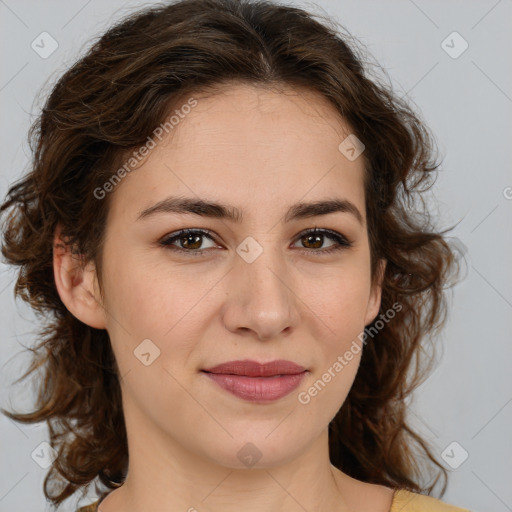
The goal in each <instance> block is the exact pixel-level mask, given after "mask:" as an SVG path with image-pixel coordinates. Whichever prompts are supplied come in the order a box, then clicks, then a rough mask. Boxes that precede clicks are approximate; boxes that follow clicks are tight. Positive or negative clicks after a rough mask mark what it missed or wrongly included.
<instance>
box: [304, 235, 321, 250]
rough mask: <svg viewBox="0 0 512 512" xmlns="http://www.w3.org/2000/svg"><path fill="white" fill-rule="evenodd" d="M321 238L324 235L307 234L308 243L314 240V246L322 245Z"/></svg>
mask: <svg viewBox="0 0 512 512" xmlns="http://www.w3.org/2000/svg"><path fill="white" fill-rule="evenodd" d="M321 238H322V235H309V236H306V240H307V244H309V243H310V241H311V240H313V242H312V243H313V244H314V248H315V249H317V248H318V247H321V246H322V240H321ZM315 239H316V242H314V240H315ZM315 244H316V245H315Z"/></svg>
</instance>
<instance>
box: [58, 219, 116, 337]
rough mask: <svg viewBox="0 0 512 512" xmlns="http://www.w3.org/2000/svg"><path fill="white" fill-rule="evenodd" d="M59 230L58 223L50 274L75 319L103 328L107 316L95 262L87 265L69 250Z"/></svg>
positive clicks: (78, 255) (79, 256)
mask: <svg viewBox="0 0 512 512" xmlns="http://www.w3.org/2000/svg"><path fill="white" fill-rule="evenodd" d="M61 233H62V228H61V226H60V225H59V226H57V229H56V230H55V236H54V240H53V274H54V277H55V284H56V286H57V291H58V292H59V296H60V298H61V300H62V302H63V303H64V305H65V306H66V308H67V309H68V311H69V312H70V313H71V314H72V315H73V316H74V317H76V318H78V320H80V321H81V322H83V323H84V324H86V325H89V326H90V327H94V328H96V329H105V328H106V315H105V310H104V308H103V306H102V304H101V297H100V293H99V285H98V280H97V276H96V269H95V267H94V264H93V263H89V264H87V265H86V264H85V262H84V259H83V257H82V255H80V254H76V253H72V252H71V247H70V246H69V245H68V244H67V243H66V242H65V240H63V238H61Z"/></svg>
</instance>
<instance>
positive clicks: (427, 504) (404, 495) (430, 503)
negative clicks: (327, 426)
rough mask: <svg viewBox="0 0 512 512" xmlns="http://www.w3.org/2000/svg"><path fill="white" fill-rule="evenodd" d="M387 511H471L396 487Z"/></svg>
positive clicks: (88, 510) (83, 511) (92, 510)
mask: <svg viewBox="0 0 512 512" xmlns="http://www.w3.org/2000/svg"><path fill="white" fill-rule="evenodd" d="M98 503H99V500H98V501H96V502H94V503H93V504H92V505H88V506H86V507H81V508H79V509H78V510H77V512H98V511H97V510H96V507H97V506H98ZM389 512H471V511H470V510H468V509H466V508H459V507H454V506H453V505H448V504H447V503H444V502H443V501H441V500H438V499H436V498H432V497H431V496H424V495H422V494H418V493H415V492H410V491H406V490H405V489H397V490H396V491H395V493H394V495H393V502H392V503H391V509H390V510H389Z"/></svg>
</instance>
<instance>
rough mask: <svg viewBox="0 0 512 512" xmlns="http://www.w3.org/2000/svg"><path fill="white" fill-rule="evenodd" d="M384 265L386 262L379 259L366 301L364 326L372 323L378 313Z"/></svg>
mask: <svg viewBox="0 0 512 512" xmlns="http://www.w3.org/2000/svg"><path fill="white" fill-rule="evenodd" d="M386 265H387V261H386V260H384V259H380V260H379V262H378V264H377V270H376V273H377V275H376V276H375V281H374V283H373V284H372V289H371V292H370V297H369V299H368V307H367V309H366V317H365V320H364V325H368V324H370V323H372V322H373V321H374V320H375V318H376V317H377V315H378V313H379V309H380V299H381V296H382V281H383V280H384V272H385V271H386Z"/></svg>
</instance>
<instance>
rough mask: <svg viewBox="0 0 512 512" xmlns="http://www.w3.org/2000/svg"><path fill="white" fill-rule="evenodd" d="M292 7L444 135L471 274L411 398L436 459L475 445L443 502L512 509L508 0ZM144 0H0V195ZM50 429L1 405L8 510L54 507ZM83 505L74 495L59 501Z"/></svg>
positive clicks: (5, 346) (8, 308)
mask: <svg viewBox="0 0 512 512" xmlns="http://www.w3.org/2000/svg"><path fill="white" fill-rule="evenodd" d="M146 4H147V3H146ZM296 4H297V5H300V6H303V7H306V8H312V9H313V10H316V11H317V12H318V11H319V10H320V11H321V10H323V11H324V14H328V15H330V16H333V17H335V18H336V19H337V20H338V21H339V22H340V23H342V25H343V26H344V27H346V28H347V29H348V30H349V31H350V32H351V33H352V34H353V35H354V36H356V37H357V38H358V39H359V40H360V41H361V42H362V43H363V44H364V45H366V46H367V48H368V50H369V51H370V53H371V55H373V57H374V58H375V59H376V60H377V62H379V63H380V64H381V65H382V66H383V67H384V68H385V69H386V71H387V73H388V74H389V76H390V78H391V80H392V82H393V86H394V88H395V90H396V91H397V93H398V94H399V95H401V96H402V95H405V94H407V95H408V98H409V100H410V101H412V102H413V106H415V108H416V109H417V111H418V112H419V113H420V114H421V116H422V117H423V119H424V120H425V121H426V122H427V124H428V125H429V126H430V127H431V128H432V130H433V132H434V134H435V136H436V139H437V142H438V145H439V149H440V150H441V153H442V155H443V156H444V161H443V165H442V172H441V174H440V177H439V179H438V181H437V184H436V186H435V188H434V195H435V198H436V200H437V203H436V206H435V208H436V209H437V215H438V217H439V222H440V223H441V225H442V226H446V227H447V226H448V225H451V224H453V223H455V222H458V221H460V223H459V225H458V227H457V228H456V229H455V231H454V232H453V236H456V237H457V239H456V240H455V243H456V245H457V246H458V247H460V248H461V250H462V251H463V252H465V251H467V252H466V261H467V275H466V278H465V279H464V281H463V282H462V283H460V284H459V285H457V287H456V288H455V289H454V291H453V294H452V298H451V303H452V309H451V314H450V316H449V319H448V322H447V325H446V328H445V330H444V331H443V334H442V336H441V337H440V338H439V340H438V344H439V347H440V349H439V356H438V357H439V365H438V366H437V369H436V370H435V371H434V372H433V373H432V374H431V376H430V378H429V379H428V380H427V381H426V382H425V383H424V384H423V385H422V386H421V387H420V388H419V389H418V391H417V392H416V394H415V397H414V400H413V402H412V403H411V404H410V411H411V422H412V423H413V425H414V426H416V427H417V428H418V429H419V430H420V432H421V433H422V434H423V435H424V436H425V437H426V438H427V439H428V441H429V442H431V443H432V445H433V446H434V447H435V451H436V452H437V454H438V456H441V454H442V453H443V451H444V450H445V448H447V447H448V446H449V445H450V444H451V443H452V442H456V443H458V444H457V445H455V448H454V449H453V451H451V449H449V450H448V455H449V456H450V457H451V458H450V459H449V458H448V457H447V460H451V461H455V462H457V461H458V462H460V461H461V460H462V456H463V455H464V452H463V451H462V450H465V451H466V452H467V453H468V455H469V456H468V458H467V460H465V461H464V462H463V463H462V464H460V466H459V467H458V468H457V469H452V470H451V476H450V484H449V487H448V491H447V493H446V494H445V496H444V497H443V501H447V502H449V503H453V504H456V505H458V506H461V507H466V508H469V509H471V510H473V511H481V512H487V511H488V512H491V511H492V512H506V511H512V485H511V482H512V463H511V460H512V441H511V435H510V432H511V430H512V429H511V427H510V426H511V424H512V403H511V402H512V385H511V383H512V376H511V371H510V361H511V359H512V344H511V333H512V315H511V313H512V289H511V286H510V285H511V283H512V267H511V265H510V262H511V255H512V250H511V249H512V230H511V224H512V222H511V221H512V188H510V187H512V172H511V166H510V164H511V146H512V142H511V136H512V130H511V127H512V73H511V59H510V55H511V47H512V31H511V30H510V27H511V26H512V24H511V22H512V1H511V0H500V1H495V0H492V1H483V0H482V1H440V0H438V1H426V0H421V1H420V0H415V1H412V0H400V1H398V0H395V1H382V0H381V1H369V0H363V1H353V0H351V1H348V0H337V1H335V0H317V1H316V5H317V6H319V7H315V6H314V5H315V4H312V3H307V4H305V3H299V2H296ZM140 5H143V4H142V3H141V2H135V1H130V2H123V1H121V0H115V1H110V2H108V4H105V2H101V1H100V0H89V1H84V0H68V1H64V0H61V1H55V0H53V1H48V0H47V1H45V2H37V1H35V0H33V1H27V0H17V1H15V0H0V38H1V55H2V61H1V75H0V105H1V112H2V117H1V138H0V144H1V155H2V165H1V171H0V187H1V190H0V192H1V194H2V197H4V195H5V192H6V190H7V186H8V184H9V183H12V182H13V181H14V179H16V178H17V177H19V176H20V174H21V173H22V171H23V170H24V169H25V168H26V165H27V162H28V158H29V150H28V146H27V143H26V132H27V130H28V128H29V126H30V123H31V121H32V120H33V118H34V116H35V114H37V113H38V109H39V108H40V106H41V101H42V99H44V97H45V95H46V93H47V92H48V90H49V84H51V83H53V81H54V80H55V79H56V78H57V77H58V76H59V75H60V74H61V73H62V72H63V71H64V70H65V69H66V68H67V66H69V65H70V64H72V63H73V62H74V60H75V59H76V57H77V56H78V55H79V54H80V53H82V52H83V51H84V49H85V48H87V45H88V42H89V41H90V40H91V38H93V37H97V36H99V35H101V33H102V31H103V30H104V29H106V28H107V27H108V26H109V25H110V24H111V23H112V22H113V21H114V20H115V19H117V18H119V17H120V16H122V15H124V14H127V13H128V12H130V10H131V9H132V7H133V6H140ZM43 31H46V32H48V33H50V34H51V36H52V37H53V38H54V39H55V40H56V41H57V42H58V48H57V50H56V51H55V52H54V53H53V54H52V55H50V56H49V57H48V58H46V59H43V58H41V57H40V56H39V55H38V54H37V53H36V52H35V51H34V50H33V49H32V48H31V43H32V41H33V40H35V39H36V38H37V37H38V36H39V34H40V33H41V32H43ZM453 31H456V32H458V33H459V34H460V36H461V37H462V38H464V40H466V41H467V43H468V44H469V47H468V48H467V50H466V51H465V52H464V53H462V54H461V55H460V56H458V57H457V58H453V57H452V56H450V55H449V54H448V53H447V52H446V51H445V49H443V46H442V42H443V41H444V40H445V39H446V38H447V36H449V35H450V34H451V33H452V32H453ZM457 38H458V36H455V38H454V36H450V38H448V40H447V42H446V43H445V47H446V45H449V46H451V47H452V48H451V50H449V51H451V52H452V53H453V52H457V51H458V50H459V49H460V48H462V47H461V43H462V40H460V39H457ZM46 47H47V48H48V46H46ZM0 272H1V273H0V315H1V316H0V319H1V325H2V331H1V334H2V337H1V343H0V368H1V379H0V389H1V397H0V405H1V406H3V407H7V408H10V407H9V405H10V403H13V404H15V406H16V407H17V408H18V409H21V410H29V409H30V401H31V397H32V396H33V393H34V390H33V389H31V387H30V386H29V385H28V383H27V381H24V383H23V384H22V385H17V386H15V385H12V386H11V383H12V382H13V381H14V379H15V378H17V377H19V376H20V375H21V373H22V370H23V369H25V368H26V365H27V361H28V356H27V354H26V353H25V352H24V351H23V346H27V345H28V346H31V345H32V343H33V339H34V336H33V334H34V332H35V331H36V321H37V320H36V318H35V316H34V315H33V314H32V312H31V311H30V310H29V309H28V308H27V307H25V305H24V304H23V303H21V302H20V301H18V302H15V301H14V299H13V282H14V281H13V280H14V272H13V270H12V269H10V268H7V267H6V266H5V265H2V266H1V267H0ZM46 439H47V431H46V428H45V427H43V426H23V425H20V424H17V423H14V422H12V421H10V420H9V419H8V418H6V417H5V416H3V415H0V443H1V445H0V450H1V451H0V512H15V511H16V512H17V511H19V510H23V511H28V510H33V511H34V512H35V511H36V510H41V511H42V510H50V508H49V505H48V504H47V503H46V502H45V500H44V497H43V492H42V483H43V478H44V476H45V474H46V470H44V469H42V468H41V467H39V465H38V464H36V463H35V462H34V460H33V459H32V458H31V453H32V452H33V451H34V450H35V449H36V447H38V445H39V443H41V442H42V441H45V440H46ZM452 448H453V445H452ZM441 460H443V459H441ZM452 464H454V462H452ZM447 467H448V468H449V466H448V465H447ZM89 497H90V499H91V500H92V499H93V498H94V494H93V493H92V492H91V493H89ZM87 502H88V500H82V502H81V503H80V504H85V503H87ZM76 505H77V503H76V499H74V498H72V499H70V500H68V501H67V502H66V503H65V504H64V505H63V506H62V507H61V508H60V510H74V509H75V507H76Z"/></svg>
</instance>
